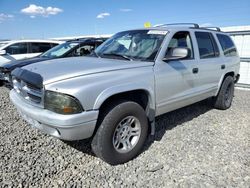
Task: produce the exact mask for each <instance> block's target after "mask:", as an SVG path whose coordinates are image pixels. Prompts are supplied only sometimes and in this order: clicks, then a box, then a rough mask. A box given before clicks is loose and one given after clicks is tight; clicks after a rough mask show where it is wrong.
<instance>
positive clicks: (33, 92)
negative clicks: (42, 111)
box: [12, 77, 43, 106]
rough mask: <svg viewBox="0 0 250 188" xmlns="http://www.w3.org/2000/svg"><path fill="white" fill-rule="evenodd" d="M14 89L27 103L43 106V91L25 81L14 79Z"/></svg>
mask: <svg viewBox="0 0 250 188" xmlns="http://www.w3.org/2000/svg"><path fill="white" fill-rule="evenodd" d="M12 79H13V80H12V82H13V88H14V89H15V91H16V92H17V93H19V94H20V95H21V96H22V97H23V98H24V99H26V100H27V101H29V102H31V103H33V104H36V105H39V106H41V105H42V101H43V89H41V88H37V87H35V86H33V85H31V84H29V83H26V82H24V81H23V80H20V79H17V78H15V77H13V78H12Z"/></svg>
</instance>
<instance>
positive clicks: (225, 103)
mask: <svg viewBox="0 0 250 188" xmlns="http://www.w3.org/2000/svg"><path fill="white" fill-rule="evenodd" d="M233 97H234V79H233V77H232V76H227V77H226V78H225V79H224V81H223V83H222V85H221V88H220V91H219V93H218V95H217V96H216V97H215V99H214V107H215V108H217V109H220V110H226V109H228V108H230V106H231V104H232V101H233Z"/></svg>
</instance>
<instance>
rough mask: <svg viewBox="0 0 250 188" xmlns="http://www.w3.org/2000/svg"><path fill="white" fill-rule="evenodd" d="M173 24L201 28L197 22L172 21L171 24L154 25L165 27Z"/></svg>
mask: <svg viewBox="0 0 250 188" xmlns="http://www.w3.org/2000/svg"><path fill="white" fill-rule="evenodd" d="M171 25H193V27H195V28H199V25H198V24H196V23H170V24H159V25H155V26H154V27H165V26H171Z"/></svg>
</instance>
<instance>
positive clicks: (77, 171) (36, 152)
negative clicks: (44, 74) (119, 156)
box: [0, 88, 250, 187]
mask: <svg viewBox="0 0 250 188" xmlns="http://www.w3.org/2000/svg"><path fill="white" fill-rule="evenodd" d="M208 103H209V101H208V100H207V101H203V102H200V103H197V104H195V105H191V106H189V107H186V108H183V109H180V110H177V111H175V112H171V113H168V114H166V115H163V116H161V117H159V118H158V120H157V123H156V124H157V130H156V135H155V136H153V137H150V138H149V139H148V141H147V144H146V146H145V148H144V152H143V153H142V154H141V155H140V156H138V157H137V158H136V159H134V160H132V161H130V162H128V163H126V164H124V165H118V166H110V165H108V164H106V163H104V162H103V161H101V160H100V159H98V158H96V157H95V156H94V155H93V153H92V152H91V150H90V141H89V140H85V141H78V142H73V143H66V142H62V141H60V140H58V139H55V138H53V137H50V136H47V135H45V134H43V133H41V132H40V131H37V130H35V129H32V128H31V127H30V126H28V125H27V124H26V123H25V122H24V121H23V120H21V119H20V117H19V116H18V114H17V112H16V110H15V109H14V107H13V106H12V105H11V104H10V102H9V98H8V90H7V89H4V88H0V109H1V110H0V138H1V139H0V187H61V186H63V187H79V186H83V187H250V186H249V185H250V91H242V90H236V92H235V98H234V102H233V105H232V107H231V108H230V109H229V110H226V111H219V110H215V109H212V108H210V107H209V105H207V104H208ZM3 109H6V110H3Z"/></svg>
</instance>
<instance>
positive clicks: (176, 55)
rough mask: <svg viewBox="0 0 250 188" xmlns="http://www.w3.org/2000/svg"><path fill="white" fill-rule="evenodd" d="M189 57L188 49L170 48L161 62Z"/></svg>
mask: <svg viewBox="0 0 250 188" xmlns="http://www.w3.org/2000/svg"><path fill="white" fill-rule="evenodd" d="M188 55H189V49H188V48H179V47H177V48H172V49H170V50H169V52H168V53H167V54H166V56H165V57H164V58H163V61H170V60H178V59H185V58H186V57H188Z"/></svg>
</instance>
